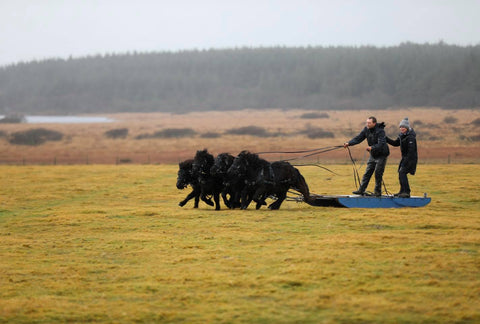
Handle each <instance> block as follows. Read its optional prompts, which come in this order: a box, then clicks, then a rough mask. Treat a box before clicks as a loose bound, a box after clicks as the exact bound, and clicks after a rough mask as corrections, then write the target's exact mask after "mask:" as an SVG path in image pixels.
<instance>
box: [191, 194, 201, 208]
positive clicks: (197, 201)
mask: <svg viewBox="0 0 480 324" xmlns="http://www.w3.org/2000/svg"><path fill="white" fill-rule="evenodd" d="M199 202H200V195H196V196H195V204H194V205H193V208H198V203H199Z"/></svg>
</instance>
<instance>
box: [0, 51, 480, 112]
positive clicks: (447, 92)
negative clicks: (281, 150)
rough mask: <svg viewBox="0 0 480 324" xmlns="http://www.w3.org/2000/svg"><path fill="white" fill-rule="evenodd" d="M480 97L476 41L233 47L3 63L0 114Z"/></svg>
mask: <svg viewBox="0 0 480 324" xmlns="http://www.w3.org/2000/svg"><path fill="white" fill-rule="evenodd" d="M394 106H440V107H446V108H467V107H479V106H480V45H476V46H464V47H460V46H453V45H448V44H444V43H438V44H423V45H420V44H412V43H405V44H401V45H399V46H395V47H381V48H378V47H368V46H365V47H306V48H286V47H274V48H238V49H226V50H201V51H200V50H192V51H183V52H159V53H129V54H121V55H120V54H116V55H104V56H94V57H85V58H78V59H67V60H63V59H52V60H45V61H34V62H28V63H19V64H15V65H9V66H4V67H1V68H0V113H3V114H9V113H25V114H26V113H28V114H78V113H99V112H102V113H113V112H126V111H132V112H149V111H169V112H180V113H181V112H188V111H202V110H233V109H243V108H254V109H263V108H306V109H315V110H325V109H383V108H387V107H394Z"/></svg>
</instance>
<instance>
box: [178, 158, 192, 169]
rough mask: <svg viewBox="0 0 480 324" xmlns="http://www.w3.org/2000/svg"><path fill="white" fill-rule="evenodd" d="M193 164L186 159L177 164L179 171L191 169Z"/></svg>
mask: <svg viewBox="0 0 480 324" xmlns="http://www.w3.org/2000/svg"><path fill="white" fill-rule="evenodd" d="M192 164H193V159H188V160H185V161H183V162H180V163H179V164H178V166H179V168H180V169H191V168H192Z"/></svg>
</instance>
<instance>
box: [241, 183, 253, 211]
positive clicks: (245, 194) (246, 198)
mask: <svg viewBox="0 0 480 324" xmlns="http://www.w3.org/2000/svg"><path fill="white" fill-rule="evenodd" d="M251 201H252V198H251V196H250V195H249V190H248V189H247V188H245V189H243V190H242V198H241V199H240V204H241V209H247V208H248V205H250V202H251Z"/></svg>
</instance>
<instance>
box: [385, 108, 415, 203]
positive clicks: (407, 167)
mask: <svg viewBox="0 0 480 324" xmlns="http://www.w3.org/2000/svg"><path fill="white" fill-rule="evenodd" d="M399 127H400V134H398V137H397V139H396V140H392V139H391V138H389V137H387V143H388V144H390V145H392V146H400V151H401V152H402V159H401V160H400V164H399V165H398V180H399V182H400V191H399V192H398V194H395V195H394V196H397V197H401V198H409V197H410V185H409V183H408V178H407V174H409V173H410V174H411V175H414V174H415V172H416V170H417V161H418V154H417V138H416V137H417V135H416V134H415V131H414V130H413V129H412V128H411V127H410V122H409V121H408V117H405V118H404V119H403V120H402V121H401V122H400V125H399Z"/></svg>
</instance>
